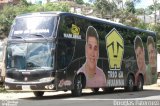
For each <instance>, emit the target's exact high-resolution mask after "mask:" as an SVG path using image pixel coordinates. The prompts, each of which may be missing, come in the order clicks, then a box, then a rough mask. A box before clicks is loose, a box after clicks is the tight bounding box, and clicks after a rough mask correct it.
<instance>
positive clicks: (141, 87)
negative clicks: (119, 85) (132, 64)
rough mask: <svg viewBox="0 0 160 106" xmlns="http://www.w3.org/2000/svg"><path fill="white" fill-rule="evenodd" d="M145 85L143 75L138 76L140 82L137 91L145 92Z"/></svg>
mask: <svg viewBox="0 0 160 106" xmlns="http://www.w3.org/2000/svg"><path fill="white" fill-rule="evenodd" d="M143 85H144V80H143V78H142V76H141V75H139V76H138V81H137V86H136V89H135V90H136V91H142V90H143Z"/></svg>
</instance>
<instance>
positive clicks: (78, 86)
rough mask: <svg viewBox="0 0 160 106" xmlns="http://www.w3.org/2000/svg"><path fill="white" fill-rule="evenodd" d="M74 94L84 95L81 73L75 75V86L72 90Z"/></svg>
mask: <svg viewBox="0 0 160 106" xmlns="http://www.w3.org/2000/svg"><path fill="white" fill-rule="evenodd" d="M71 92H72V95H73V96H76V97H78V96H81V95H82V79H81V75H78V76H76V77H75V80H74V88H73V90H71Z"/></svg>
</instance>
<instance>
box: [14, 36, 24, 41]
mask: <svg viewBox="0 0 160 106" xmlns="http://www.w3.org/2000/svg"><path fill="white" fill-rule="evenodd" d="M12 37H15V38H20V39H23V40H24V41H25V42H26V40H25V39H24V38H23V37H22V36H16V35H14V36H12Z"/></svg>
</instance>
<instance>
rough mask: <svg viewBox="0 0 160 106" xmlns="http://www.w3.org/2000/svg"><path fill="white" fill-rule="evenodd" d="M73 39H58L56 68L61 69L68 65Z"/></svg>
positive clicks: (71, 55)
mask: <svg viewBox="0 0 160 106" xmlns="http://www.w3.org/2000/svg"><path fill="white" fill-rule="evenodd" d="M74 45H75V44H74V40H71V39H63V40H59V44H58V53H57V55H59V56H58V57H59V58H58V60H57V62H58V69H63V68H65V67H66V66H68V65H69V64H70V63H71V61H72V57H73V53H74Z"/></svg>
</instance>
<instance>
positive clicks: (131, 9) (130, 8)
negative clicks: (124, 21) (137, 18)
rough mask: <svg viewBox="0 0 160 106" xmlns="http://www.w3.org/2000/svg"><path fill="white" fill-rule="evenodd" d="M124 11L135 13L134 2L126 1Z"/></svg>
mask: <svg viewBox="0 0 160 106" xmlns="http://www.w3.org/2000/svg"><path fill="white" fill-rule="evenodd" d="M125 4H126V10H127V11H128V12H130V13H132V14H134V13H135V7H134V2H133V1H127V2H126V3H125Z"/></svg>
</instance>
